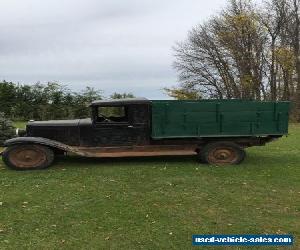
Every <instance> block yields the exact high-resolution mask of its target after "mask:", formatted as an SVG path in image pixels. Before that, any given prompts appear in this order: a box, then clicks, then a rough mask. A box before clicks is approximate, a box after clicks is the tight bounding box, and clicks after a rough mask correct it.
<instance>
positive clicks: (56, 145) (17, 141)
mask: <svg viewBox="0 0 300 250" xmlns="http://www.w3.org/2000/svg"><path fill="white" fill-rule="evenodd" d="M21 144H23V145H24V144H39V145H43V146H48V147H50V148H53V149H58V150H61V151H63V152H68V153H75V154H79V155H81V153H80V151H78V150H76V149H75V148H73V147H71V146H69V145H66V144H64V143H61V142H58V141H54V140H50V139H47V138H42V137H17V138H13V139H10V140H7V141H5V142H4V146H5V147H9V146H14V145H21Z"/></svg>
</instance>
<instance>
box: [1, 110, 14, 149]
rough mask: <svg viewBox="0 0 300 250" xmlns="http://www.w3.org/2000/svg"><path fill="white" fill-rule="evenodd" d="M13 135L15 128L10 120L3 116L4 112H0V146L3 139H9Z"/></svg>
mask: <svg viewBox="0 0 300 250" xmlns="http://www.w3.org/2000/svg"><path fill="white" fill-rule="evenodd" d="M14 135H15V128H14V127H13V125H12V122H11V121H10V120H8V119H7V118H6V117H5V115H4V113H2V112H0V146H3V143H4V141H5V140H7V139H11V138H12V137H13V136H14Z"/></svg>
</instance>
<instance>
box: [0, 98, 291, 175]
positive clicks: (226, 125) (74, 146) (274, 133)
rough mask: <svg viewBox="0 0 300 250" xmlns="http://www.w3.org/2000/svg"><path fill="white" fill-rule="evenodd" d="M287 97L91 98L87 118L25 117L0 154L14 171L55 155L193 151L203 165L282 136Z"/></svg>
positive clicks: (236, 158)
mask: <svg viewBox="0 0 300 250" xmlns="http://www.w3.org/2000/svg"><path fill="white" fill-rule="evenodd" d="M289 106H290V103H289V102H257V101H244V100H199V101H175V100H174V101H173V100H172V101H171V100H170V101H169V100H165V101H150V100H147V99H144V98H133V99H121V100H101V101H95V102H93V103H91V105H90V108H91V118H88V119H78V120H59V121H31V122H29V123H28V124H27V126H26V131H19V132H21V133H19V137H16V138H13V139H10V140H8V141H6V142H5V147H6V149H5V150H4V152H3V154H2V157H3V161H4V162H5V164H6V165H7V166H8V167H10V168H12V169H15V170H28V169H43V168H47V167H49V166H50V165H51V163H52V162H53V159H54V157H55V155H61V154H77V155H80V156H86V157H127V156H157V155H196V156H198V157H199V160H200V161H201V162H203V163H209V164H216V165H226V164H238V163H241V162H242V161H243V160H244V158H245V151H244V149H245V148H247V147H251V146H261V145H265V144H266V143H267V142H270V141H273V140H274V139H277V138H279V137H282V136H283V135H286V134H287V133H288V120H289Z"/></svg>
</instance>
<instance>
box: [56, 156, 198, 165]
mask: <svg viewBox="0 0 300 250" xmlns="http://www.w3.org/2000/svg"><path fill="white" fill-rule="evenodd" d="M165 163H170V164H173V163H176V164H200V161H199V160H198V158H197V157H196V156H148V157H147V156H141V157H122V158H85V157H80V156H67V157H62V156H61V157H57V159H56V162H55V166H61V165H68V166H70V165H72V166H76V167H77V166H78V167H81V166H85V167H88V166H89V165H90V166H91V167H92V166H93V167H94V166H95V165H99V166H104V165H105V166H107V165H112V166H113V165H116V164H117V165H118V166H120V164H124V165H126V166H128V165H129V164H133V165H140V166H149V165H151V164H165ZM144 164H146V165H144Z"/></svg>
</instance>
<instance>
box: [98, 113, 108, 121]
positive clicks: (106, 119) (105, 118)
mask: <svg viewBox="0 0 300 250" xmlns="http://www.w3.org/2000/svg"><path fill="white" fill-rule="evenodd" d="M99 115H100V116H101V117H103V118H104V120H103V121H104V122H111V120H110V119H109V118H108V117H107V116H105V115H103V114H101V113H99Z"/></svg>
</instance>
